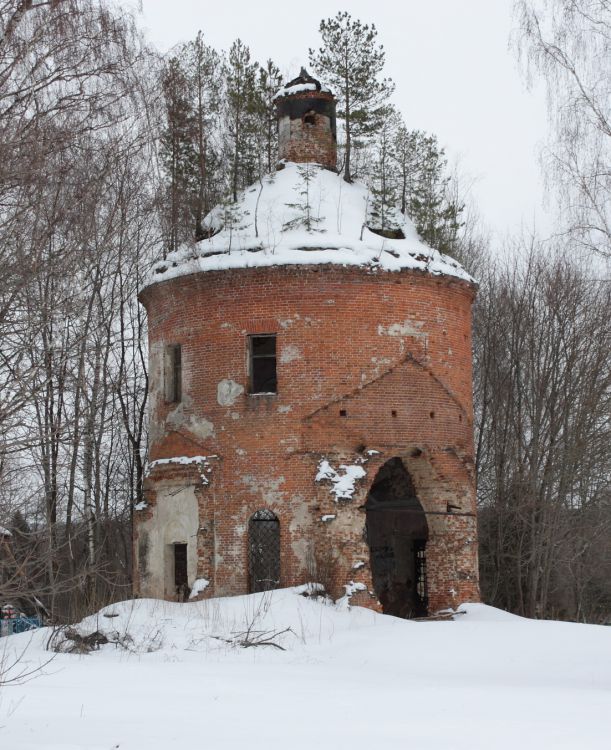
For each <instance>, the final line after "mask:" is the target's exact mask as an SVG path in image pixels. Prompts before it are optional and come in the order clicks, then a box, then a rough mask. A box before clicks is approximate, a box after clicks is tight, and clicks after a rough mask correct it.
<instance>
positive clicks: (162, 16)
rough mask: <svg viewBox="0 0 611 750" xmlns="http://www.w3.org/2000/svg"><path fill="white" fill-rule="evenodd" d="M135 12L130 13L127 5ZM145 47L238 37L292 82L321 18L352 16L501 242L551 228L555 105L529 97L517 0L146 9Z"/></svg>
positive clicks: (203, 1) (160, 1) (174, 0)
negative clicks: (545, 163) (542, 159)
mask: <svg viewBox="0 0 611 750" xmlns="http://www.w3.org/2000/svg"><path fill="white" fill-rule="evenodd" d="M126 4H128V3H127V2H126ZM141 5H142V9H143V18H142V25H143V26H144V28H145V30H146V35H147V38H148V39H149V40H150V41H151V42H152V43H153V44H154V45H155V46H156V47H157V48H158V49H160V50H161V51H164V52H165V51H167V50H169V49H170V48H171V47H173V46H174V45H176V44H179V43H180V42H185V41H188V40H190V39H193V38H194V37H195V35H196V33H197V31H198V30H199V29H201V30H202V31H203V32H204V36H205V38H206V40H207V42H208V43H209V44H211V45H212V46H213V47H215V48H217V49H219V50H220V49H228V48H229V46H230V45H231V43H232V41H233V40H234V39H236V38H237V37H240V38H241V39H242V40H243V41H244V42H245V43H246V44H248V45H249V47H250V49H251V53H252V55H253V57H254V58H255V59H257V60H259V61H260V62H263V61H265V60H266V59H267V58H268V57H271V58H272V59H273V60H274V62H275V63H276V64H277V65H278V66H279V67H280V69H281V70H282V71H283V72H285V73H286V75H287V76H288V77H291V78H292V77H294V76H296V75H297V74H298V73H299V68H300V67H301V65H307V61H308V48H309V47H315V46H318V45H319V34H318V25H319V22H320V20H321V19H322V18H328V17H330V16H334V15H335V14H336V13H337V11H338V10H348V11H349V12H350V13H351V15H352V17H353V18H359V19H360V20H361V21H363V22H373V23H375V25H376V27H377V29H378V39H379V41H380V42H381V43H382V44H384V47H385V49H386V70H387V74H388V75H390V76H391V77H392V78H393V79H394V81H395V83H396V93H395V95H394V102H395V104H396V105H397V106H398V107H399V109H400V110H401V111H402V112H403V115H404V117H405V120H406V122H407V125H408V127H409V128H412V129H416V128H417V129H422V130H426V131H430V132H433V133H435V134H436V135H437V137H438V138H439V141H440V143H441V144H442V145H443V146H445V148H446V153H447V154H448V155H449V156H450V157H451V159H458V160H459V161H460V165H461V170H462V171H463V172H465V173H466V174H468V175H469V176H470V177H471V178H473V179H474V180H475V183H474V186H473V188H472V192H473V197H474V200H475V203H476V204H477V205H478V207H479V210H480V213H481V215H482V217H483V218H484V220H485V222H486V223H487V224H488V226H489V227H490V228H491V229H492V230H493V231H494V232H495V234H496V235H497V236H498V237H499V238H502V237H503V236H504V235H505V234H506V233H508V232H514V231H516V230H518V231H519V229H520V227H521V226H522V225H524V226H525V227H526V228H527V229H531V228H532V227H533V225H534V224H535V223H536V226H537V227H538V228H539V229H541V230H543V231H544V230H545V229H547V228H548V224H549V219H548V217H547V216H546V214H545V211H544V209H543V200H542V198H543V190H542V181H541V178H540V172H539V165H538V161H537V153H538V151H537V149H538V146H539V145H540V144H541V143H542V142H543V140H544V138H545V134H546V125H547V123H546V113H545V98H544V95H543V93H542V92H541V90H540V89H539V90H535V91H534V92H531V91H527V90H526V88H525V85H524V81H523V79H522V77H521V75H520V73H519V70H518V66H517V62H516V59H515V55H514V54H513V52H512V51H511V50H510V49H509V36H510V33H511V30H512V28H513V19H512V0H394V1H391V0H375V2H372V0H367V1H366V0H351V2H350V3H346V2H344V4H343V5H336V4H334V3H331V2H329V0H309V1H308V2H300V3H294V2H290V1H289V0H285V1H284V2H280V0H267V1H263V0H259V1H258V2H256V1H255V0H215V1H214V2H210V0H141Z"/></svg>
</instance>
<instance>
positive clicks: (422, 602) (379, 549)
mask: <svg viewBox="0 0 611 750" xmlns="http://www.w3.org/2000/svg"><path fill="white" fill-rule="evenodd" d="M365 508H366V512H367V543H368V544H369V555H370V563H371V575H372V578H373V586H374V590H375V592H376V595H377V597H378V599H379V600H380V603H381V604H382V610H383V612H384V613H385V614H389V615H394V616H395V617H425V616H426V615H427V591H426V542H427V539H428V535H429V534H428V524H427V521H426V515H425V514H424V510H423V508H422V505H421V504H420V501H419V500H418V496H417V494H416V488H415V487H414V483H413V480H412V478H411V476H410V474H409V472H408V471H407V469H406V468H405V466H404V465H403V461H401V459H400V458H391V459H390V460H389V461H387V462H386V463H385V464H384V466H382V467H381V469H380V470H379V471H378V474H377V476H376V478H375V480H374V483H373V485H372V486H371V489H370V490H369V495H368V496H367V503H366V505H365Z"/></svg>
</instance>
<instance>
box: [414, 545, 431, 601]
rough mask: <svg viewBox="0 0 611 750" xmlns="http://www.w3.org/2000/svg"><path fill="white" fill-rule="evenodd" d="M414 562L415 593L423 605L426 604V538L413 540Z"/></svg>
mask: <svg viewBox="0 0 611 750" xmlns="http://www.w3.org/2000/svg"><path fill="white" fill-rule="evenodd" d="M414 563H415V568H416V594H417V596H418V599H419V600H420V604H421V605H422V606H423V607H425V608H426V607H427V606H428V595H427V585H426V540H425V539H415V540H414Z"/></svg>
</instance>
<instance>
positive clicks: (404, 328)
mask: <svg viewBox="0 0 611 750" xmlns="http://www.w3.org/2000/svg"><path fill="white" fill-rule="evenodd" d="M473 296H474V290H473V287H472V286H470V285H469V284H466V283H464V282H461V281H459V280H456V279H451V278H449V277H434V276H431V275H429V274H425V273H421V272H415V271H403V272H400V273H390V272H380V271H368V270H364V269H361V268H342V267H339V266H334V265H329V266H302V267H297V266H288V267H286V266H285V267H272V268H261V269H236V270H227V271H222V272H208V273H201V274H194V275H191V276H185V277H181V278H177V279H173V280H170V281H166V282H162V283H159V284H155V285H153V286H150V287H148V288H147V289H146V290H144V292H143V293H142V295H141V300H142V302H143V303H144V305H145V306H146V309H147V312H148V319H149V336H150V345H151V403H150V409H151V445H150V459H151V460H155V459H159V458H168V457H173V456H182V455H186V456H195V455H207V456H210V455H216V456H218V458H217V459H214V460H213V461H212V462H211V471H210V472H209V474H207V481H208V484H206V485H203V484H201V483H200V480H199V473H198V471H196V470H194V468H193V466H186V467H181V466H175V465H170V466H167V465H162V466H158V467H156V468H155V469H154V470H153V472H152V474H151V476H150V477H149V479H148V480H147V491H148V497H149V508H148V509H147V510H145V511H142V512H140V513H139V514H137V518H136V532H135V543H136V546H137V545H138V528H139V517H142V519H144V518H147V517H148V518H149V519H150V518H151V517H152V516H151V514H152V513H154V506H155V503H156V502H157V497H156V495H157V486H158V481H159V480H161V479H164V478H165V479H167V478H168V477H172V478H173V481H178V482H179V483H180V482H181V481H183V482H185V483H192V484H194V485H196V486H197V490H196V494H197V497H198V503H199V508H200V529H199V530H194V533H197V539H198V552H199V563H198V577H203V578H206V579H208V580H210V582H211V584H210V586H209V588H208V590H207V592H206V594H207V595H213V594H216V595H226V594H238V593H244V592H246V590H247V538H246V536H247V527H248V519H249V517H250V516H251V514H252V513H253V512H254V511H256V510H258V509H259V508H265V507H267V508H271V509H272V510H273V511H274V512H275V513H276V514H277V516H278V518H279V519H280V524H281V557H282V573H281V575H282V585H296V584H299V583H303V582H305V581H306V580H308V579H311V578H312V577H313V574H314V572H315V571H314V572H313V568H314V567H315V566H314V565H313V563H312V560H313V559H315V558H319V560H320V559H322V560H323V561H324V560H326V561H327V562H328V560H329V559H331V560H332V564H326V565H323V566H321V565H319V568H320V569H321V573H322V567H324V568H325V576H326V577H327V579H328V580H327V581H325V583H328V584H330V585H331V588H332V593H333V594H334V595H335V596H338V595H340V594H341V593H342V586H343V585H345V584H347V583H348V582H349V581H355V582H362V583H364V584H365V585H367V587H368V588H369V589H370V590H371V577H370V570H369V556H368V548H367V544H366V543H365V541H364V538H363V527H364V520H365V512H364V508H363V507H362V506H363V505H364V503H365V501H366V497H367V491H368V488H369V486H370V485H371V484H372V482H373V480H374V478H375V474H376V472H377V470H378V469H379V468H380V467H381V466H382V465H383V464H384V462H385V461H387V460H388V459H390V458H392V457H394V456H400V457H401V458H402V459H403V461H404V464H405V466H406V468H407V469H408V471H409V472H410V474H411V475H412V477H413V479H414V483H415V486H416V490H417V493H418V497H419V499H420V501H421V503H422V505H423V507H424V509H425V511H427V512H428V513H431V514H432V515H429V516H428V519H429V542H428V545H427V554H428V566H429V567H428V585H429V597H430V607H431V609H432V610H436V609H439V608H442V607H446V606H455V605H457V604H459V603H460V601H464V600H471V601H473V600H477V598H478V584H477V545H476V526H475V490H474V473H473V438H472V429H473V425H472V411H473V409H472V393H471V303H472V300H473ZM252 333H276V334H277V355H278V394H277V395H274V396H249V395H248V394H247V393H246V389H247V383H248V373H247V361H248V357H247V340H246V337H247V335H248V334H252ZM176 343H180V344H182V347H183V348H182V361H183V403H182V404H181V405H180V407H179V409H176V408H175V405H168V404H166V403H165V402H164V394H163V387H162V382H161V374H160V373H161V371H162V365H161V364H160V362H159V358H160V357H161V353H162V349H163V346H164V345H165V344H176ZM223 380H231V381H233V382H234V383H235V384H237V385H238V386H243V387H244V392H243V393H241V394H239V395H237V396H236V398H235V401H234V403H233V404H227V405H224V406H223V405H221V404H219V401H218V399H217V395H218V394H217V387H218V384H219V382H220V381H223ZM340 411H341V412H342V413H345V416H342V415H340ZM367 450H374V451H378V453H374V454H371V455H368V454H367V453H366V451H367ZM321 458H326V459H328V460H329V461H330V462H331V463H332V465H333V466H334V467H335V468H337V467H338V466H339V465H340V464H342V463H344V464H354V463H359V462H362V466H363V468H364V469H365V471H366V472H367V474H366V477H365V478H364V479H362V480H359V481H358V482H357V485H356V492H355V494H354V497H353V499H352V500H350V501H340V502H336V501H335V500H334V497H333V496H332V494H331V493H330V491H329V482H318V483H317V482H315V481H314V479H315V476H316V473H317V466H318V463H319V461H320V460H321ZM160 502H168V500H166V499H165V498H164V499H163V500H160ZM448 504H451V505H453V506H455V507H456V508H458V511H457V513H458V514H457V515H447V514H446V511H447V506H448ZM323 515H335V519H333V520H331V521H327V522H323V521H321V517H322V516H323ZM135 559H136V561H138V559H139V558H138V554H136V556H135ZM360 562H364V563H365V565H364V566H360V567H358V568H357V569H354V568H353V566H354V565H355V564H358V563H360ZM136 590H137V591H141V592H142V593H147V594H148V595H154V594H155V592H154V591H153V590H152V589H147V590H144V588H143V587H140V584H139V583H138V579H137V582H136ZM357 598H358V602H359V603H361V604H362V603H369V604H370V605H371V606H375V604H376V602H375V597H373V595H370V594H367V593H366V592H365V593H364V594H363V593H359V595H358V597H357ZM355 601H357V599H356V598H355Z"/></svg>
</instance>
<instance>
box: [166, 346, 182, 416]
mask: <svg viewBox="0 0 611 750" xmlns="http://www.w3.org/2000/svg"><path fill="white" fill-rule="evenodd" d="M165 400H166V402H167V403H169V404H177V403H180V401H182V346H181V345H180V344H170V345H169V346H166V348H165Z"/></svg>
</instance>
